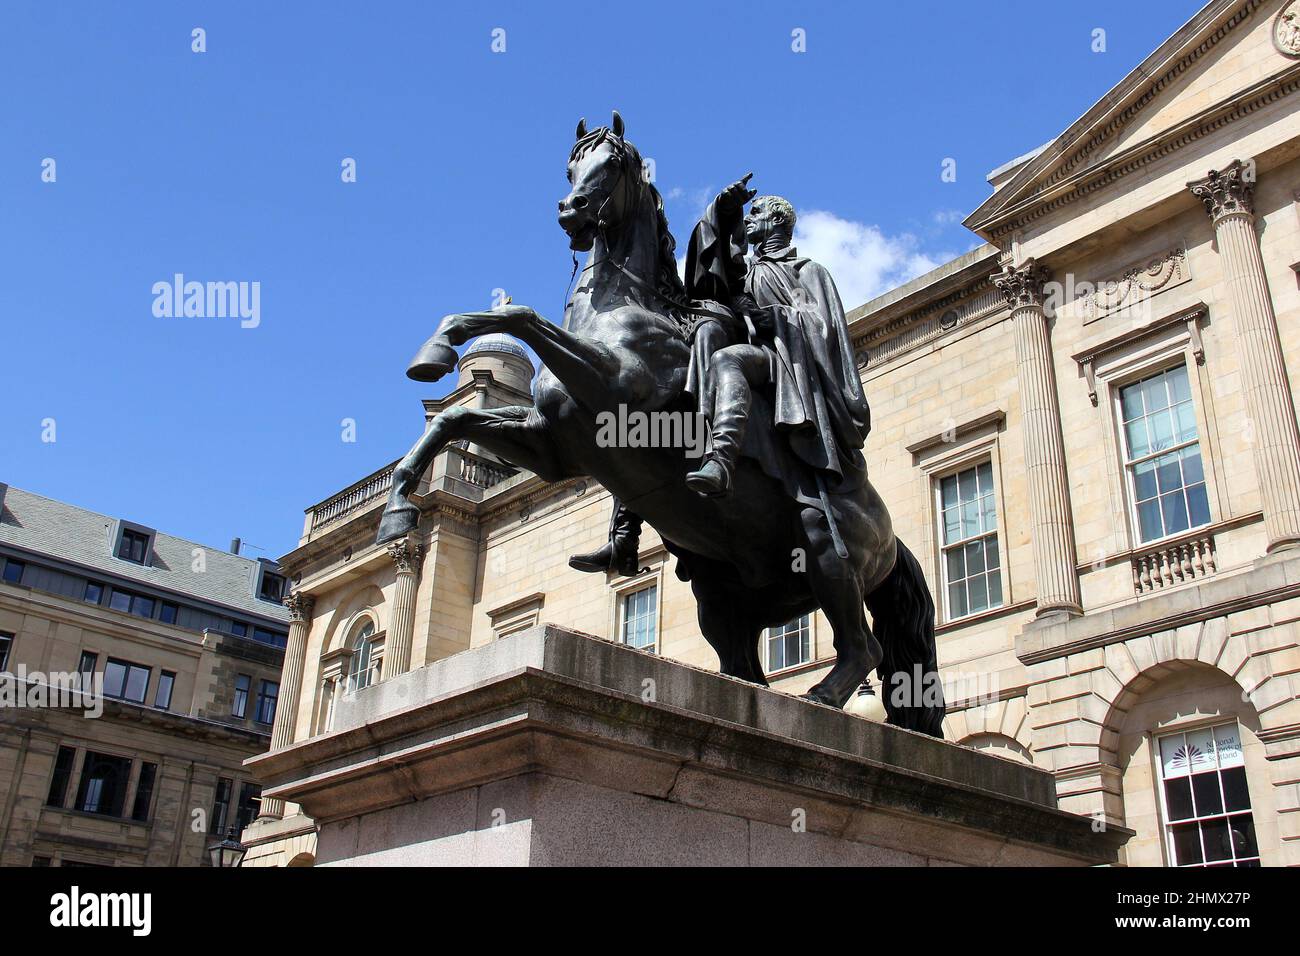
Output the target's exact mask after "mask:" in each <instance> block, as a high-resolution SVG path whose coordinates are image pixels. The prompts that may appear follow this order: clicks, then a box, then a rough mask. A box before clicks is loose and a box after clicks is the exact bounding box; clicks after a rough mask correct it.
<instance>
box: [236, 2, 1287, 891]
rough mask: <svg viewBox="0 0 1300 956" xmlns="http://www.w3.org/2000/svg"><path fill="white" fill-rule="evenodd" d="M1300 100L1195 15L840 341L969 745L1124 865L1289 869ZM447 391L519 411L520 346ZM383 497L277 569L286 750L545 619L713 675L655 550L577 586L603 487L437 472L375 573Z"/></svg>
mask: <svg viewBox="0 0 1300 956" xmlns="http://www.w3.org/2000/svg"><path fill="white" fill-rule="evenodd" d="M1298 91H1300V0H1287V2H1283V0H1215V2H1212V3H1209V4H1207V5H1206V6H1205V7H1204V8H1203V9H1202V10H1201V11H1200V12H1199V13H1198V14H1197V15H1196V16H1195V17H1193V18H1192V19H1191V20H1190V21H1189V22H1188V23H1186V24H1185V25H1184V26H1182V27H1181V28H1180V29H1178V30H1177V32H1175V33H1174V34H1173V35H1172V36H1171V37H1170V38H1169V39H1168V40H1167V41H1166V42H1165V43H1163V44H1162V45H1161V46H1160V48H1159V49H1157V50H1156V51H1155V52H1154V53H1152V54H1151V55H1150V56H1149V57H1147V58H1146V59H1145V60H1144V61H1143V62H1142V63H1140V64H1137V65H1136V66H1135V67H1134V69H1133V70H1132V72H1130V73H1129V74H1128V75H1127V76H1126V77H1125V78H1123V79H1122V80H1121V81H1120V82H1119V83H1118V84H1117V85H1116V86H1115V87H1114V89H1112V90H1111V91H1110V92H1108V93H1107V94H1106V95H1105V96H1104V97H1103V98H1102V99H1101V100H1099V101H1098V102H1097V104H1096V105H1095V106H1093V107H1092V108H1091V109H1089V110H1088V111H1087V112H1086V113H1085V114H1084V115H1083V116H1082V117H1080V118H1078V119H1077V120H1075V121H1074V122H1072V123H1069V124H1068V125H1064V124H1063V125H1064V129H1063V131H1062V132H1061V134H1060V135H1059V136H1057V137H1056V138H1055V139H1054V140H1052V141H1051V142H1050V143H1048V144H1046V145H1044V146H1042V147H1041V148H1039V149H1037V150H1035V151H1034V152H1032V153H1030V154H1028V155H1025V156H1022V157H1021V158H1019V159H1017V160H1015V161H1013V162H1011V163H1009V164H1007V165H1006V166H1004V167H1002V168H1001V169H998V170H996V171H994V172H993V173H992V174H991V175H990V177H989V181H990V185H991V187H992V191H991V195H990V196H989V198H988V199H987V201H985V202H984V203H983V204H982V205H981V206H980V207H979V208H978V209H977V210H975V212H974V213H972V214H971V215H970V217H969V218H968V219H967V220H966V223H965V224H966V226H967V227H968V228H970V229H971V230H972V233H973V235H974V236H976V237H979V239H981V240H983V244H982V245H978V246H977V247H976V248H974V250H973V251H971V252H970V253H968V254H966V255H963V256H961V257H960V258H958V259H956V260H954V261H952V262H949V263H947V264H946V265H944V266H942V267H940V268H938V269H936V270H935V271H933V272H931V273H929V274H928V275H924V276H922V277H920V278H918V279H916V280H914V281H912V282H909V283H907V284H906V285H904V286H902V287H900V288H898V289H895V290H893V291H892V292H890V293H888V294H887V295H884V296H881V297H880V298H878V299H876V300H874V301H872V302H868V303H866V304H865V305H862V306H860V307H858V308H855V309H854V310H853V311H852V312H851V314H850V316H849V318H850V321H851V330H852V333H853V336H854V343H855V348H856V350H857V354H858V357H859V367H860V369H861V375H862V380H863V382H864V385H865V389H866V394H867V397H868V399H869V401H870V402H871V404H872V407H873V413H874V414H873V418H874V421H875V423H876V424H875V428H874V431H873V432H872V434H871V436H870V439H869V441H868V444H867V449H866V452H867V459H868V462H869V466H870V469H871V479H872V481H873V483H874V484H875V485H876V487H877V488H878V489H879V490H880V492H881V494H882V496H883V497H884V500H885V501H886V503H887V504H888V506H889V508H890V509H891V512H892V514H893V517H894V522H895V527H896V530H897V532H898V534H899V536H900V537H901V538H902V539H903V540H904V541H906V542H907V543H908V544H909V545H910V546H911V548H912V550H913V551H914V552H915V553H916V554H917V555H918V556H919V557H920V559H921V561H922V563H923V565H924V566H925V568H926V571H927V574H928V577H929V582H930V585H931V588H932V590H933V592H934V594H935V595H936V602H937V604H938V605H939V613H940V620H939V625H938V641H939V662H940V666H941V669H942V671H943V674H944V679H945V684H946V686H947V697H948V702H949V716H948V720H947V723H946V726H945V730H946V734H947V737H948V739H949V740H953V741H956V742H959V743H962V744H964V745H967V746H971V747H977V748H981V749H983V750H987V751H989V752H991V753H994V754H996V755H998V756H1000V757H1003V758H1005V759H1009V760H1020V761H1026V762H1030V763H1033V764H1035V765H1038V766H1040V767H1044V768H1047V769H1049V770H1051V771H1052V772H1053V773H1054V774H1055V777H1056V780H1057V788H1058V794H1059V799H1060V803H1061V806H1062V807H1063V808H1065V809H1067V810H1070V811H1073V812H1077V813H1080V814H1086V815H1090V816H1093V817H1094V818H1095V819H1096V820H1097V821H1098V825H1099V826H1100V825H1107V824H1122V825H1124V826H1127V827H1131V828H1133V829H1134V830H1135V831H1136V834H1137V835H1136V836H1135V837H1134V839H1132V840H1131V841H1130V842H1129V844H1128V846H1127V848H1126V850H1125V857H1126V862H1127V863H1128V864H1129V865H1141V866H1147V865H1179V866H1202V865H1244V866H1250V865H1260V864H1263V865H1300V548H1297V545H1300V437H1298V435H1297V426H1296V387H1295V383H1296V382H1297V380H1298V379H1300V283H1298V281H1297V274H1298V273H1300V93H1298ZM991 122H994V123H995V122H996V120H995V119H994V120H992V121H991ZM1009 151H1010V150H1009ZM791 198H793V199H794V200H795V201H796V203H797V200H798V197H797V195H795V196H792V197H791ZM459 371H460V379H459V384H458V385H457V387H456V389H455V390H454V391H452V392H451V394H449V395H448V396H446V397H445V398H443V399H441V400H439V401H436V402H435V401H430V402H426V403H425V415H426V417H427V416H431V415H433V414H436V413H437V412H438V411H439V410H440V409H441V408H443V407H446V406H447V405H449V404H457V403H461V404H476V405H487V406H492V405H500V404H516V403H519V402H526V401H527V400H528V389H529V381H530V379H531V376H532V372H533V369H532V367H531V365H530V364H529V361H528V359H527V357H526V356H525V355H524V354H523V353H522V351H521V350H520V349H519V348H518V346H516V345H514V344H513V343H511V342H510V341H509V340H504V339H501V338H499V337H495V336H494V337H488V338H486V339H480V340H478V341H477V343H475V344H474V345H473V346H472V347H471V348H469V349H468V350H467V351H466V352H465V354H464V355H463V357H462V360H461V363H460V369H459ZM412 424H413V428H412V434H415V432H416V430H417V427H418V421H417V422H413V423H412ZM391 474H392V466H391V465H389V466H386V467H384V468H381V469H379V470H378V471H376V472H375V473H374V474H372V475H369V476H367V477H365V478H363V479H361V480H360V481H358V482H357V483H356V484H354V485H352V486H351V487H349V488H346V489H344V490H343V491H341V492H339V493H338V494H336V495H334V496H332V497H330V498H329V499H327V500H325V501H323V502H321V503H320V504H317V505H314V506H313V507H311V508H309V509H308V510H307V518H306V524H305V526H304V529H303V535H302V539H301V543H300V545H299V547H298V548H296V549H295V550H294V551H293V552H291V553H290V554H288V555H286V556H285V557H284V558H283V559H282V565H283V567H284V568H285V571H286V573H288V574H290V575H292V576H293V577H294V579H295V580H296V581H297V582H298V583H297V585H296V589H295V591H294V593H293V595H292V596H291V598H290V602H289V606H290V608H291V613H292V614H293V615H294V617H293V624H292V626H291V629H290V638H289V646H288V649H287V656H286V666H285V684H284V690H283V694H282V697H283V705H282V707H281V709H280V713H279V720H278V721H277V724H276V727H275V731H274V738H273V746H274V747H281V746H285V745H287V744H289V743H291V742H293V741H297V740H303V739H306V738H309V737H313V736H315V735H320V734H327V733H329V732H330V728H331V720H332V714H333V709H332V708H333V705H334V703H335V701H337V700H338V699H339V696H340V695H347V694H358V693H364V692H365V688H366V687H367V686H368V685H370V684H371V683H373V682H375V681H381V680H384V679H385V678H387V677H390V676H392V675H394V674H398V673H401V672H402V671H404V670H407V669H409V668H412V667H419V666H421V665H424V664H426V663H428V662H431V661H434V660H438V659H440V658H443V657H446V656H448V655H450V654H454V653H456V652H457V651H461V650H464V649H466V648H470V647H476V646H479V645H483V644H485V643H488V642H490V641H493V640H496V639H497V638H499V637H502V636H504V635H507V634H510V633H512V632H515V631H517V630H519V629H522V628H527V627H530V626H532V625H534V624H536V623H538V622H552V623H555V624H559V625H563V626H565V627H568V628H572V629H576V630H579V631H584V632H588V633H591V634H597V635H602V636H604V637H606V638H608V639H610V640H614V641H623V642H626V643H628V644H632V645H634V646H636V647H640V648H643V649H646V650H649V651H653V652H654V653H658V654H664V655H668V656H670V657H673V658H676V659H678V660H681V661H684V662H687V663H690V664H695V665H700V666H704V667H716V663H717V662H716V660H715V659H714V656H713V654H712V652H711V650H710V649H709V647H708V646H707V645H706V644H705V642H704V641H703V639H702V638H701V637H700V634H699V631H698V629H697V626H696V623H695V609H694V602H693V600H692V598H691V595H690V592H689V588H688V587H687V585H685V584H683V583H681V582H680V581H678V580H677V578H676V577H675V576H674V575H673V574H672V573H671V564H672V562H671V561H670V559H669V556H668V555H667V554H666V553H665V551H664V549H663V547H662V545H661V544H659V542H658V541H657V539H656V538H655V536H654V534H653V532H648V534H647V536H646V538H645V540H643V544H642V548H643V555H642V562H641V564H642V565H643V567H644V568H645V570H644V571H643V572H641V573H639V574H637V575H636V576H634V577H621V576H618V575H615V574H609V575H606V576H596V575H589V574H581V573H578V572H575V571H572V570H570V569H569V568H568V566H567V564H566V559H567V557H568V556H569V555H570V554H572V553H575V552H580V551H587V550H590V549H592V548H594V547H595V546H597V545H598V544H599V543H600V542H601V541H602V540H603V539H604V537H605V534H606V526H607V521H608V515H609V507H610V502H609V497H608V495H607V494H606V493H605V492H604V491H603V490H602V489H601V488H600V487H599V486H598V485H597V484H596V483H594V482H593V481H590V480H581V479H579V480H571V481H565V482H560V483H553V484H552V483H546V482H544V481H541V480H540V479H539V478H537V477H536V476H534V475H532V474H528V473H524V472H517V471H516V470H514V469H511V468H509V467H508V466H506V465H505V464H504V463H503V462H501V461H499V460H496V459H494V458H493V457H492V456H490V455H487V454H485V453H484V452H483V451H482V450H481V449H475V448H460V447H452V448H448V449H447V450H446V451H445V452H444V453H443V454H441V455H440V456H439V457H438V458H437V460H436V461H435V462H434V464H433V465H432V468H431V470H430V472H429V474H427V475H426V476H425V478H424V480H423V482H422V484H421V485H420V488H419V491H418V493H417V494H416V495H415V496H414V500H415V501H416V502H417V503H418V504H419V506H420V508H421V510H422V514H423V517H422V520H421V523H420V526H419V528H418V531H417V532H416V533H415V534H414V535H413V536H412V537H411V538H409V539H408V540H405V541H403V542H399V543H397V544H394V545H389V546H387V547H376V546H375V545H374V543H373V542H374V536H375V529H376V525H377V522H378V518H379V514H380V511H381V509H382V508H383V505H384V503H385V499H386V496H387V493H388V490H389V487H390V482H391ZM832 656H833V649H832V646H831V635H830V632H829V629H828V627H827V626H826V623H825V621H824V620H822V619H821V617H820V616H819V615H812V616H810V617H806V618H802V619H800V620H797V621H792V622H790V623H789V624H788V625H787V626H786V627H784V628H782V629H779V630H778V631H776V632H773V633H770V634H769V635H767V637H766V639H765V640H764V646H763V657H764V661H765V664H766V668H767V671H768V673H769V676H770V679H771V680H772V683H773V686H774V687H776V688H777V689H779V690H783V691H788V692H791V693H798V692H801V691H803V690H805V689H807V688H808V687H809V686H811V685H812V684H813V683H815V682H816V681H817V680H818V679H819V678H820V677H821V676H822V675H823V674H824V673H825V672H826V670H827V668H828V665H829V662H830V660H831V658H832ZM263 809H264V811H265V816H264V817H263V818H262V819H260V820H259V821H258V822H257V823H256V824H255V825H254V826H253V827H252V828H250V829H249V830H248V831H246V832H245V836H244V840H245V842H246V843H249V844H250V845H251V849H250V852H249V856H248V858H247V861H246V865H256V864H263V865H275V864H283V863H287V862H289V861H290V860H297V861H299V862H305V861H308V860H310V858H311V854H312V853H313V849H314V844H313V824H312V821H311V820H310V819H308V818H306V817H304V816H303V815H302V814H301V813H300V812H298V809H297V808H296V807H294V806H292V805H290V806H288V807H285V806H282V805H281V804H280V803H279V802H278V801H273V800H268V801H267V803H266V806H265V807H264V808H263Z"/></svg>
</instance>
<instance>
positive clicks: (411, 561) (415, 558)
mask: <svg viewBox="0 0 1300 956" xmlns="http://www.w3.org/2000/svg"><path fill="white" fill-rule="evenodd" d="M388 556H389V557H390V558H392V559H393V564H395V565H397V573H398V574H414V573H415V572H416V568H418V567H419V565H420V546H419V545H418V544H416V543H415V542H414V541H412V540H411V539H410V538H399V539H398V540H396V541H394V542H393V543H392V544H390V545H389V546H388Z"/></svg>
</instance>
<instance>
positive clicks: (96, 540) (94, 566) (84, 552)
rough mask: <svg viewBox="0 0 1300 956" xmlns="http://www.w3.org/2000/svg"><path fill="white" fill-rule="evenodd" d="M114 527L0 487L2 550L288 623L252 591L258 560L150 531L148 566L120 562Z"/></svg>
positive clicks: (101, 518) (113, 521) (280, 610)
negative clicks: (198, 566) (199, 568)
mask: <svg viewBox="0 0 1300 956" xmlns="http://www.w3.org/2000/svg"><path fill="white" fill-rule="evenodd" d="M126 524H127V526H128V527H130V526H132V523H131V522H126ZM120 526H121V522H120V521H119V519H117V518H111V517H109V516H108V515H101V514H97V513H95V512H93V511H87V510H86V509H84V508H78V507H76V506H75V505H70V504H67V503H66V502H63V501H55V500H53V499H52V498H44V497H42V496H41V495H37V494H33V493H32V492H30V491H24V490H22V489H21V488H14V487H12V486H7V485H3V484H0V547H4V546H10V547H12V548H17V549H21V550H23V551H27V552H31V553H34V554H43V555H48V556H50V557H51V558H53V559H55V560H57V561H59V562H62V563H65V564H71V565H75V566H78V567H80V568H84V569H86V570H87V571H89V572H99V573H101V574H103V575H105V576H107V577H111V578H118V579H125V580H127V581H136V582H139V583H140V584H144V585H148V586H150V587H154V588H160V589H163V590H165V591H171V592H173V593H176V594H182V595H188V596H190V597H192V598H194V599H195V600H198V601H202V602H205V603H208V604H215V605H219V606H221V607H225V608H230V609H234V610H238V611H240V612H242V613H243V614H246V615H254V616H257V617H262V618H269V619H272V620H276V621H281V622H286V623H287V622H288V620H289V612H288V611H287V610H286V609H285V608H284V607H283V606H281V605H279V604H272V603H271V602H270V601H263V600H261V599H259V598H258V597H257V596H256V594H255V593H254V590H253V589H254V585H255V584H256V581H257V569H258V566H259V564H261V563H263V562H259V561H256V560H253V559H251V558H243V557H240V556H239V555H237V554H231V553H230V552H229V551H223V550H221V549H219V548H212V547H208V546H206V545H201V544H196V543H195V542H193V541H186V540H185V539H184V538H177V537H173V536H172V535H169V534H164V533H163V532H161V531H155V532H154V534H153V548H152V553H151V554H150V556H149V560H150V564H149V565H148V566H144V565H139V564H135V563H133V562H131V561H123V560H121V559H119V558H117V557H116V556H115V552H114V545H115V543H116V536H117V529H118V528H119V527H120ZM196 548H200V549H202V550H203V552H204V555H203V560H204V571H203V572H202V573H196V572H194V571H193V570H191V567H192V565H193V562H194V557H195V555H194V551H195V549H196ZM268 563H270V564H271V566H272V567H273V568H274V567H275V565H274V563H273V562H268Z"/></svg>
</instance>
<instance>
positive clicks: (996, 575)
mask: <svg viewBox="0 0 1300 956" xmlns="http://www.w3.org/2000/svg"><path fill="white" fill-rule="evenodd" d="M1001 603H1002V573H1001V572H1000V571H993V572H991V573H990V574H989V607H997V606H999V605H1000V604H1001Z"/></svg>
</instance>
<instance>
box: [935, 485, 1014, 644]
mask: <svg viewBox="0 0 1300 956" xmlns="http://www.w3.org/2000/svg"><path fill="white" fill-rule="evenodd" d="M938 495H939V499H938V508H939V534H940V540H941V541H942V542H943V546H942V550H943V556H942V562H941V563H942V565H943V583H944V592H945V597H946V601H947V610H948V620H950V621H952V620H956V619H957V618H960V617H966V616H967V615H969V614H978V613H979V612H981V611H987V610H989V609H990V608H995V607H1000V606H1001V605H1002V562H1001V557H1000V555H999V553H998V512H997V503H996V501H995V500H994V498H995V495H994V492H993V464H992V463H991V462H987V461H985V462H982V463H980V464H978V465H976V466H975V467H973V468H967V469H966V470H965V471H960V472H958V473H957V474H955V475H948V476H947V477H945V478H942V479H940V480H939V485H938Z"/></svg>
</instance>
